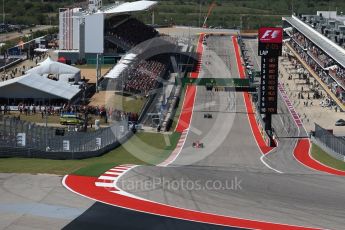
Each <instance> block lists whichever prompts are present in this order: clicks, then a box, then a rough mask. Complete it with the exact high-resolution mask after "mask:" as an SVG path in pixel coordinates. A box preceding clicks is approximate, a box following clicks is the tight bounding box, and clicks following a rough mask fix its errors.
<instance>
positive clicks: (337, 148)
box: [314, 123, 345, 160]
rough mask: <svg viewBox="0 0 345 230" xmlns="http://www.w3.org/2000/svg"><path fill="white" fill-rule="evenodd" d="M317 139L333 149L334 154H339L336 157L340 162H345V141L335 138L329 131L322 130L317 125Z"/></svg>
mask: <svg viewBox="0 0 345 230" xmlns="http://www.w3.org/2000/svg"><path fill="white" fill-rule="evenodd" d="M314 136H315V139H316V140H317V141H319V142H321V143H322V144H323V145H325V146H326V147H327V148H329V149H331V150H332V151H333V152H334V153H336V154H339V155H337V156H334V157H336V158H338V159H340V160H344V157H345V139H344V138H341V137H337V136H334V135H333V134H332V133H331V132H330V131H328V130H327V129H324V128H322V127H321V126H320V125H318V124H316V123H315V134H314Z"/></svg>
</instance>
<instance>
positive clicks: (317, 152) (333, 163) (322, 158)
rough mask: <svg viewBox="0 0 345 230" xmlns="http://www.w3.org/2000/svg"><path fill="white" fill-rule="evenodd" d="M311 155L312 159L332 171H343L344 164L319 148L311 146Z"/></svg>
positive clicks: (344, 169)
mask: <svg viewBox="0 0 345 230" xmlns="http://www.w3.org/2000/svg"><path fill="white" fill-rule="evenodd" d="M311 155H312V156H313V158H314V159H315V160H317V161H319V162H321V163H322V164H325V165H327V166H329V167H332V168H334V169H338V170H342V171H345V162H344V161H341V160H338V159H335V158H334V157H332V156H330V155H329V154H327V153H326V152H325V151H323V150H322V149H321V148H320V147H319V146H317V145H315V144H313V146H312V149H311Z"/></svg>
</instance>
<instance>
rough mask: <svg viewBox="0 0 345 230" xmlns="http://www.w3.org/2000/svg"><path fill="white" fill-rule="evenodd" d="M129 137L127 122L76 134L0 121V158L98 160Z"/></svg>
mask: <svg viewBox="0 0 345 230" xmlns="http://www.w3.org/2000/svg"><path fill="white" fill-rule="evenodd" d="M131 133H132V132H130V131H129V130H128V121H127V120H122V121H117V122H116V123H115V124H113V125H112V126H110V127H107V128H100V129H98V130H95V131H93V130H92V131H88V132H78V131H75V130H74V129H73V130H67V129H61V128H53V127H45V126H39V125H36V124H34V123H30V122H26V121H22V120H19V119H16V118H3V117H2V118H1V117H0V157H14V156H16V157H37V158H49V159H81V158H88V157H93V156H99V155H102V154H104V153H106V152H108V151H110V150H111V149H113V148H115V147H117V146H118V145H120V143H122V142H124V141H126V140H127V139H128V138H129V137H130V136H131Z"/></svg>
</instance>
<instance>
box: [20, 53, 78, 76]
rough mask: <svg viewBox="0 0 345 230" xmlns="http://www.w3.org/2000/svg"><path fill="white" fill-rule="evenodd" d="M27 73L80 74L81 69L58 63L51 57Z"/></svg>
mask: <svg viewBox="0 0 345 230" xmlns="http://www.w3.org/2000/svg"><path fill="white" fill-rule="evenodd" d="M26 73H36V74H39V75H43V74H78V73H79V74H80V69H78V68H76V67H73V66H70V65H66V64H63V63H61V62H56V61H53V60H52V59H50V58H49V57H48V58H47V59H46V60H44V61H43V62H41V63H39V65H38V66H37V67H34V68H32V69H29V70H28V71H26Z"/></svg>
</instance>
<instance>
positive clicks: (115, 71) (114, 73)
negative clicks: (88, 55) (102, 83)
mask: <svg viewBox="0 0 345 230" xmlns="http://www.w3.org/2000/svg"><path fill="white" fill-rule="evenodd" d="M136 56H137V55H136V54H133V53H128V54H126V55H125V56H123V57H122V58H121V60H120V61H119V62H118V63H117V64H116V65H115V66H114V67H113V68H112V69H111V70H110V71H109V72H108V73H107V74H106V75H105V76H104V77H105V78H118V77H119V76H120V75H121V73H122V72H123V71H124V70H125V69H126V68H127V67H128V65H129V64H131V63H132V61H133V60H134V59H135V58H136Z"/></svg>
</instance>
